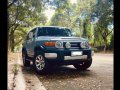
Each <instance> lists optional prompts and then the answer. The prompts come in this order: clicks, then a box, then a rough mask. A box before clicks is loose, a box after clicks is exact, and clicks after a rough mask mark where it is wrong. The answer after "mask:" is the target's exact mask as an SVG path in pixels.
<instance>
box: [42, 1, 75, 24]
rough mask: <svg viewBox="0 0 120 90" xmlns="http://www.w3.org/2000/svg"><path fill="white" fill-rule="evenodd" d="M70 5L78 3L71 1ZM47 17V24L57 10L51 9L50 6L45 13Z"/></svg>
mask: <svg viewBox="0 0 120 90" xmlns="http://www.w3.org/2000/svg"><path fill="white" fill-rule="evenodd" d="M70 3H72V4H74V3H77V0H70ZM44 13H45V15H46V16H47V18H48V19H47V22H48V21H50V19H51V18H52V16H53V15H54V13H55V10H54V9H51V8H50V7H49V6H48V9H46V10H45V11H44Z"/></svg>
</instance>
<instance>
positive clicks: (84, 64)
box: [73, 59, 92, 71]
mask: <svg viewBox="0 0 120 90" xmlns="http://www.w3.org/2000/svg"><path fill="white" fill-rule="evenodd" d="M91 64H92V59H90V60H88V61H85V62H81V63H79V64H74V65H73V66H74V67H75V68H76V69H78V70H81V71H83V70H86V69H87V68H89V67H90V66H91Z"/></svg>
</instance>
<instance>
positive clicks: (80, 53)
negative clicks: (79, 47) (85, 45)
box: [71, 51, 83, 56]
mask: <svg viewBox="0 0 120 90" xmlns="http://www.w3.org/2000/svg"><path fill="white" fill-rule="evenodd" d="M81 55H83V52H82V51H73V52H71V56H81Z"/></svg>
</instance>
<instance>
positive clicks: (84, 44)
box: [80, 42, 89, 48]
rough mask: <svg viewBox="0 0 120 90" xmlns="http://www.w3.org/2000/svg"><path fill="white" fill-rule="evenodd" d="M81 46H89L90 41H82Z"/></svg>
mask: <svg viewBox="0 0 120 90" xmlns="http://www.w3.org/2000/svg"><path fill="white" fill-rule="evenodd" d="M80 46H81V48H89V43H88V42H81V43H80Z"/></svg>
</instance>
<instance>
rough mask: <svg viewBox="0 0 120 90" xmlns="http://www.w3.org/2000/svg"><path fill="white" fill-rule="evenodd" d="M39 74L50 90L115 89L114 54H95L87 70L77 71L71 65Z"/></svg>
mask: <svg viewBox="0 0 120 90" xmlns="http://www.w3.org/2000/svg"><path fill="white" fill-rule="evenodd" d="M37 76H38V78H39V80H40V81H41V82H42V83H43V85H44V86H45V88H46V89H48V90H113V54H95V55H94V56H93V63H92V66H91V67H90V68H89V69H88V70H86V71H82V72H80V71H77V70H76V69H75V68H74V67H73V66H72V65H69V66H62V67H56V68H54V69H52V70H51V73H50V74H47V75H37Z"/></svg>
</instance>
